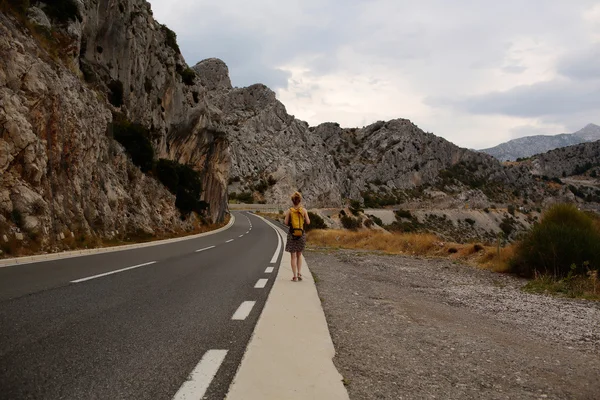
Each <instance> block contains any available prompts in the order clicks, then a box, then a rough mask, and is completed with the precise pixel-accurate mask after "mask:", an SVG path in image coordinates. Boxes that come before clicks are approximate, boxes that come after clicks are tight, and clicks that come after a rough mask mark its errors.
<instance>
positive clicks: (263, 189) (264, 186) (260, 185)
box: [254, 180, 269, 194]
mask: <svg viewBox="0 0 600 400" xmlns="http://www.w3.org/2000/svg"><path fill="white" fill-rule="evenodd" d="M268 188H269V184H268V183H267V182H266V181H264V180H261V181H260V182H258V184H257V185H256V186H255V187H254V189H255V190H256V191H258V192H259V193H260V194H265V192H266V191H267V189H268Z"/></svg>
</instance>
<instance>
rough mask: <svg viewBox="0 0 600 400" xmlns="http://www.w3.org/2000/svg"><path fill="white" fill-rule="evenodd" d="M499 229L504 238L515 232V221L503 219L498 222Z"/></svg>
mask: <svg viewBox="0 0 600 400" xmlns="http://www.w3.org/2000/svg"><path fill="white" fill-rule="evenodd" d="M500 229H502V232H504V234H505V235H506V237H508V236H510V234H511V233H513V232H514V230H515V220H514V219H512V218H510V217H504V218H503V219H502V222H500Z"/></svg>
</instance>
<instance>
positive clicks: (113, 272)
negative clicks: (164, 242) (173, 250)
mask: <svg viewBox="0 0 600 400" xmlns="http://www.w3.org/2000/svg"><path fill="white" fill-rule="evenodd" d="M154 263H156V261H151V262H147V263H145V264H139V265H134V266H133V267H127V268H122V269H118V270H116V271H110V272H105V273H103V274H98V275H94V276H89V277H87V278H81V279H77V280H75V281H71V283H79V282H85V281H89V280H90V279H96V278H101V277H103V276H106V275H112V274H116V273H118V272H123V271H127V270H130V269H134V268H139V267H145V266H146V265H150V264H154Z"/></svg>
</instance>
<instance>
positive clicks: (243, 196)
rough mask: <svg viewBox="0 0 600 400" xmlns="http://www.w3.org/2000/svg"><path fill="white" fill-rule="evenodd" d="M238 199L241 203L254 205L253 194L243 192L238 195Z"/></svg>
mask: <svg viewBox="0 0 600 400" xmlns="http://www.w3.org/2000/svg"><path fill="white" fill-rule="evenodd" d="M237 199H238V201H239V202H240V203H246V204H252V203H254V197H253V196H252V193H251V192H241V193H239V194H238V195H237Z"/></svg>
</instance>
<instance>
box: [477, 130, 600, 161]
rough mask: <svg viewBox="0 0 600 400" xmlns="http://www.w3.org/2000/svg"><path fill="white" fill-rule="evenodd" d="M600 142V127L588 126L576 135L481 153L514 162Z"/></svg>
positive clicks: (536, 138)
mask: <svg viewBox="0 0 600 400" xmlns="http://www.w3.org/2000/svg"><path fill="white" fill-rule="evenodd" d="M596 140H600V126H598V125H594V124H588V125H587V126H585V127H584V128H583V129H581V130H579V131H577V132H575V133H563V134H561V135H553V136H551V135H537V136H527V137H522V138H519V139H514V140H510V141H508V142H506V143H501V144H499V145H498V146H495V147H491V148H489V149H483V150H481V152H483V153H486V154H489V155H492V156H494V157H496V158H497V159H498V160H500V161H514V160H516V159H518V158H526V157H531V156H533V155H535V154H541V153H545V152H547V151H550V150H554V149H558V148H561V147H567V146H573V145H576V144H579V143H585V142H593V141H596Z"/></svg>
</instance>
